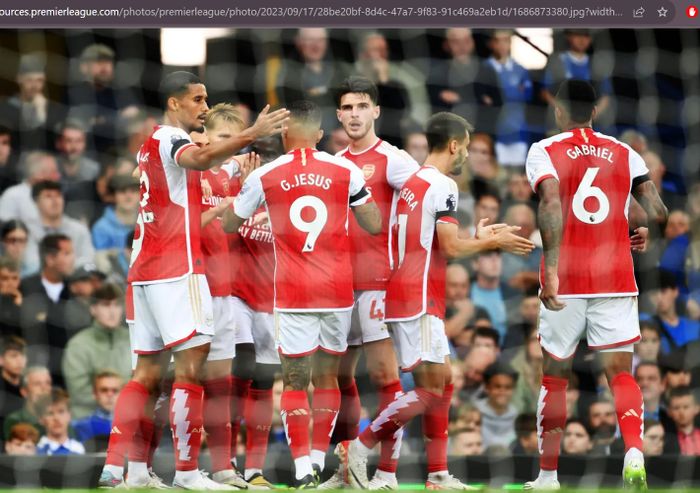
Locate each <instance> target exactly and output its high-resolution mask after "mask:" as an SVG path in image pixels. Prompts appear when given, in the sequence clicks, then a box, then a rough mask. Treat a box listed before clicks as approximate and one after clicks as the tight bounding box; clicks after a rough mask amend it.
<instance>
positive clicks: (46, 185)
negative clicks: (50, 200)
mask: <svg viewBox="0 0 700 493" xmlns="http://www.w3.org/2000/svg"><path fill="white" fill-rule="evenodd" d="M46 190H57V191H59V192H61V194H63V191H62V190H61V184H60V183H59V182H57V181H53V180H41V181H39V182H36V183H35V184H34V185H32V199H33V200H34V201H35V202H36V199H37V198H39V195H41V192H44V191H46Z"/></svg>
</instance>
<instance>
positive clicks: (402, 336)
mask: <svg viewBox="0 0 700 493" xmlns="http://www.w3.org/2000/svg"><path fill="white" fill-rule="evenodd" d="M389 326H390V328H391V331H392V333H393V335H394V344H395V345H396V352H397V353H398V357H399V365H401V371H404V372H409V371H413V370H414V369H415V367H416V366H418V365H419V364H420V363H422V362H423V361H428V362H431V363H444V362H445V356H449V354H450V345H449V343H448V341H447V335H446V334H445V322H444V321H443V320H441V319H440V318H438V317H436V316H434V315H421V316H420V317H418V318H416V319H415V320H407V321H403V322H391V323H390V324H389Z"/></svg>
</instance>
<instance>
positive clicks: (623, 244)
mask: <svg viewBox="0 0 700 493" xmlns="http://www.w3.org/2000/svg"><path fill="white" fill-rule="evenodd" d="M526 168H527V176H528V179H529V181H530V185H531V186H532V189H533V190H535V191H537V186H538V185H539V184H540V183H541V182H542V180H544V179H547V178H554V179H556V180H558V181H559V195H560V197H561V206H562V217H563V232H562V242H561V247H560V254H559V272H558V274H559V293H558V296H559V297H560V298H564V299H566V304H567V306H566V307H565V308H564V309H563V310H561V311H558V312H554V311H549V310H547V309H545V308H544V305H542V306H541V308H540V323H539V336H540V342H541V343H542V347H544V348H545V349H546V350H547V352H549V353H550V354H551V355H552V356H554V357H556V358H560V359H564V358H568V357H569V356H571V355H572V354H573V353H574V350H575V348H576V344H577V343H578V341H579V339H580V338H581V336H582V335H583V334H584V331H585V332H586V334H587V339H588V345H589V347H591V348H592V349H598V350H607V349H614V348H617V349H618V350H619V349H621V348H622V347H625V350H630V351H631V344H633V343H635V342H637V341H638V340H639V338H640V335H639V320H638V312H637V294H638V289H637V284H636V282H635V280H634V268H633V265H632V254H631V250H630V240H629V223H628V220H627V212H628V209H629V204H630V200H631V195H630V192H631V189H632V183H633V181H634V179H635V178H638V177H641V176H644V175H646V174H647V173H648V172H649V171H648V170H647V168H646V165H645V164H644V161H643V160H642V158H641V157H640V156H639V154H637V153H636V152H635V151H634V150H632V149H631V148H630V147H629V146H628V145H626V144H623V143H622V142H619V141H617V140H615V139H614V138H612V137H608V136H607V135H603V134H601V133H598V132H594V131H593V130H592V129H590V128H577V129H575V130H572V131H568V132H564V133H561V134H558V135H555V136H554V137H551V138H548V139H545V140H542V141H540V142H537V143H535V144H533V145H532V147H531V148H530V152H529V154H528V157H527V162H526ZM543 262H544V259H543ZM543 272H544V269H543V267H540V283H542V282H543V281H544V279H543ZM586 327H587V328H586Z"/></svg>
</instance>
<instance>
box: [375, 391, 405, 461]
mask: <svg viewBox="0 0 700 493" xmlns="http://www.w3.org/2000/svg"><path fill="white" fill-rule="evenodd" d="M402 391H403V389H402V388H401V381H400V380H395V381H393V382H391V383H388V384H386V385H385V386H384V387H382V388H381V389H379V412H378V413H377V414H379V413H381V412H382V411H383V410H384V409H386V407H387V406H388V405H389V404H391V403H392V402H394V399H396V397H397V396H399V395H400V394H401V393H402ZM402 436H403V428H399V429H398V430H396V433H394V434H393V435H391V436H390V437H389V438H387V439H386V440H382V444H381V448H380V452H379V464H378V465H377V469H380V470H382V471H385V472H390V473H395V472H396V469H397V468H398V465H399V452H400V449H401V437H402Z"/></svg>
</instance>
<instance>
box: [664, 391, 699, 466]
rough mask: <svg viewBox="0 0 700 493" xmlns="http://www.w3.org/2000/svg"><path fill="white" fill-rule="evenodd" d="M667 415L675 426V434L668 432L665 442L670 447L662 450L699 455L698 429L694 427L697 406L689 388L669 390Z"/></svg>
mask: <svg viewBox="0 0 700 493" xmlns="http://www.w3.org/2000/svg"><path fill="white" fill-rule="evenodd" d="M668 414H669V416H670V417H671V419H672V420H673V424H674V425H675V433H671V432H669V433H668V435H667V437H666V440H667V443H668V444H669V445H670V446H669V447H664V450H665V451H666V452H667V453H669V452H671V453H672V452H675V451H678V450H680V453H681V454H682V455H700V429H698V428H696V426H695V417H696V416H697V415H698V405H697V403H696V402H695V396H693V392H692V390H690V388H689V387H677V388H675V389H672V390H671V394H670V397H669V403H668Z"/></svg>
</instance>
